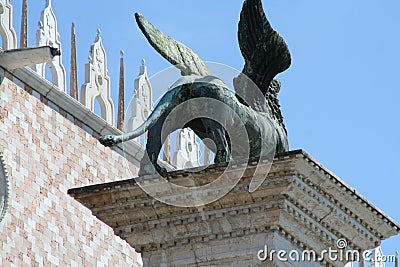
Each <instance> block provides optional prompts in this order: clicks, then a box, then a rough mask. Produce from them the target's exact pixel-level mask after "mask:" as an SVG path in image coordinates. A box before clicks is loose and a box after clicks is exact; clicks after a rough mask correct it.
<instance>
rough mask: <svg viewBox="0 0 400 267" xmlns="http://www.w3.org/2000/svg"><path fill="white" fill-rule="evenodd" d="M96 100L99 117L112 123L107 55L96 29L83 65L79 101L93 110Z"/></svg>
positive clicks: (112, 113) (112, 107)
mask: <svg viewBox="0 0 400 267" xmlns="http://www.w3.org/2000/svg"><path fill="white" fill-rule="evenodd" d="M95 99H97V100H98V102H99V105H100V108H101V113H102V114H101V117H102V118H103V119H104V120H105V121H107V122H108V123H109V124H111V125H114V103H113V101H112V99H111V86H110V77H109V76H108V70H107V56H106V51H105V49H104V46H103V43H102V41H101V37H100V30H97V36H96V39H95V42H94V43H93V44H92V45H91V47H90V51H89V62H88V63H87V64H86V65H85V83H84V84H83V85H82V88H81V99H80V101H81V103H82V104H83V105H85V106H86V107H88V108H89V109H90V110H91V111H92V112H94V101H95Z"/></svg>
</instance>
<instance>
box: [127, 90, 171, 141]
mask: <svg viewBox="0 0 400 267" xmlns="http://www.w3.org/2000/svg"><path fill="white" fill-rule="evenodd" d="M175 90H176V89H175ZM175 90H171V91H175ZM171 91H169V92H167V93H166V94H165V95H164V96H163V97H162V98H161V100H160V102H159V103H158V104H157V106H156V107H155V108H154V110H153V111H152V112H151V114H150V116H149V117H148V118H147V120H146V121H145V122H143V123H142V125H140V126H139V127H138V128H136V129H135V130H133V131H132V132H129V133H126V134H123V135H122V140H121V141H122V142H124V141H128V140H131V139H133V138H136V137H139V136H141V135H142V134H144V133H145V132H146V131H147V130H148V129H150V128H151V127H153V126H154V124H156V122H157V121H158V120H159V119H160V118H161V116H162V115H163V114H165V112H166V111H168V110H170V109H171V107H172V106H173V103H172V101H171V100H172V94H173V92H171Z"/></svg>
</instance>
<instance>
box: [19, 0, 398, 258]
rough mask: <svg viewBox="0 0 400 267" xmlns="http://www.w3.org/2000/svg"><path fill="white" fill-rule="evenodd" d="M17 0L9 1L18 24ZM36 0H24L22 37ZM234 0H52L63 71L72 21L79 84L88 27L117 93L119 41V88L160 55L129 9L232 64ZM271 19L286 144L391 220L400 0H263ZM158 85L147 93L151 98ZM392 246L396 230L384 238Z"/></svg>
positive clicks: (36, 12)
mask: <svg viewBox="0 0 400 267" xmlns="http://www.w3.org/2000/svg"><path fill="white" fill-rule="evenodd" d="M21 2H22V0H18V1H12V4H13V5H14V11H15V12H14V13H15V15H16V16H15V18H14V27H15V28H16V30H17V32H18V34H19V27H20V24H19V23H20V18H19V14H20V10H21ZM44 2H45V1H44V0H42V1H39V0H35V1H32V0H28V6H29V45H30V46H34V45H35V32H36V29H37V22H38V20H39V17H40V11H41V10H42V8H43V6H44ZM242 2H243V0H229V1H227V0H226V1H215V0H203V1H182V0H179V1H178V0H169V1H160V0H158V1H155V0H146V1H133V0H119V1H102V0H101V1H99V0H96V1H95V0H85V1H80V0H79V1H78V0H68V1H61V0H53V8H54V11H55V13H56V15H57V19H58V22H59V32H60V35H61V41H62V43H63V51H62V52H63V61H64V65H65V66H66V69H67V70H68V71H67V73H68V76H69V57H70V51H69V50H70V27H71V22H75V23H76V27H77V28H76V32H77V46H78V68H79V70H78V71H79V85H81V84H83V82H84V64H85V63H87V57H88V51H89V47H90V45H91V44H92V42H93V41H94V38H95V35H96V29H97V28H101V30H102V34H101V35H102V38H103V43H104V46H105V48H106V51H107V55H108V69H109V74H110V76H111V83H112V90H113V99H114V102H115V103H116V101H117V90H118V89H117V88H118V72H119V70H118V68H119V66H118V64H119V51H120V50H121V49H123V50H124V51H125V64H126V65H125V70H126V98H127V99H130V97H131V96H132V94H133V79H134V78H135V76H136V75H137V74H138V70H139V69H138V68H139V65H140V60H141V59H142V58H145V59H146V65H147V66H148V69H149V74H150V75H152V74H155V73H157V72H159V71H161V70H163V69H164V68H165V67H169V66H170V65H169V63H168V62H167V61H165V60H164V59H163V58H162V57H161V56H159V55H158V54H157V53H156V52H155V51H154V50H153V49H152V48H151V47H150V46H149V45H148V43H147V41H146V40H145V38H144V37H143V35H142V34H141V32H140V31H139V29H138V28H137V26H136V24H135V21H134V18H133V14H134V12H140V13H142V14H143V15H145V16H146V17H147V18H148V19H149V20H150V21H151V22H152V23H153V24H155V25H156V26H158V27H159V28H160V29H161V30H162V31H164V32H165V33H167V34H169V35H171V36H172V37H174V38H175V39H177V40H179V41H181V42H183V43H185V44H186V45H188V46H189V47H191V48H192V49H193V50H194V51H195V52H197V53H198V54H199V55H200V57H201V58H202V59H203V60H207V61H213V62H218V63H223V64H226V65H229V66H231V67H233V68H235V69H239V70H241V69H242V67H243V59H242V56H241V54H240V51H239V48H238V43H237V37H236V36H237V35H236V32H237V23H238V18H239V13H240V10H241V6H242ZM263 4H264V9H265V10H266V13H267V16H268V18H269V20H270V21H271V24H272V25H273V26H274V28H275V29H276V30H277V31H279V32H280V33H281V35H282V36H283V37H284V38H285V40H286V42H287V43H288V45H289V48H290V50H291V53H292V59H293V63H292V66H291V68H290V69H289V70H288V71H286V72H284V73H283V74H281V75H280V76H279V77H278V78H279V79H280V80H281V81H282V90H281V94H280V102H281V105H282V109H283V114H284V116H285V122H286V126H287V128H288V132H289V141H290V146H291V148H292V149H298V148H302V149H304V150H306V151H307V152H308V153H310V154H311V155H312V156H313V157H314V158H316V159H317V160H318V161H319V162H321V163H322V164H323V165H324V166H326V167H327V168H328V169H330V170H331V171H333V172H334V173H335V174H337V175H338V176H339V177H341V178H342V179H343V180H344V181H345V182H346V183H348V184H349V185H350V186H352V187H354V188H355V189H356V190H357V191H358V192H360V193H361V194H362V195H364V196H365V197H366V198H367V199H368V200H370V201H371V202H372V203H374V204H375V205H376V206H377V207H379V208H380V209H382V210H383V211H384V212H385V213H387V214H388V215H389V216H391V217H392V218H394V219H395V220H396V221H398V222H400V210H399V206H398V204H400V201H399V195H400V180H399V176H400V174H399V172H398V169H399V167H400V157H399V154H400V141H399V137H400V125H399V124H400V119H399V117H400V105H399V104H398V102H399V101H400V90H399V89H400V86H399V81H398V77H399V76H400V67H399V63H400V50H399V48H400V28H399V26H400V16H399V10H400V2H399V1H398V0H385V1H371V0H364V1H361V0H350V1H349V0H336V1H320V0H318V1H317V0H304V1H289V0H279V1H278V0H268V1H267V0H263ZM158 97H159V95H155V99H154V100H156V98H158ZM383 249H384V253H386V254H393V253H394V251H395V250H399V249H400V237H394V238H391V239H389V240H387V241H385V242H383Z"/></svg>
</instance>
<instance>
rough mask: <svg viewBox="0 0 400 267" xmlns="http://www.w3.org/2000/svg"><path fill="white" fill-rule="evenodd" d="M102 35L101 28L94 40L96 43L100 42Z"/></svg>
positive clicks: (98, 29)
mask: <svg viewBox="0 0 400 267" xmlns="http://www.w3.org/2000/svg"><path fill="white" fill-rule="evenodd" d="M100 34H101V30H100V28H97V32H96V38H95V39H94V41H95V42H98V41H99V40H100Z"/></svg>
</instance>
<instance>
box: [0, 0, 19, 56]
mask: <svg viewBox="0 0 400 267" xmlns="http://www.w3.org/2000/svg"><path fill="white" fill-rule="evenodd" d="M0 6H1V8H0V9H1V16H0V32H1V33H2V34H1V37H2V38H1V40H0V45H1V48H2V49H4V50H8V49H13V48H17V34H16V32H15V30H14V27H13V23H12V19H13V6H12V5H11V4H10V1H9V0H7V1H5V0H0Z"/></svg>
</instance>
